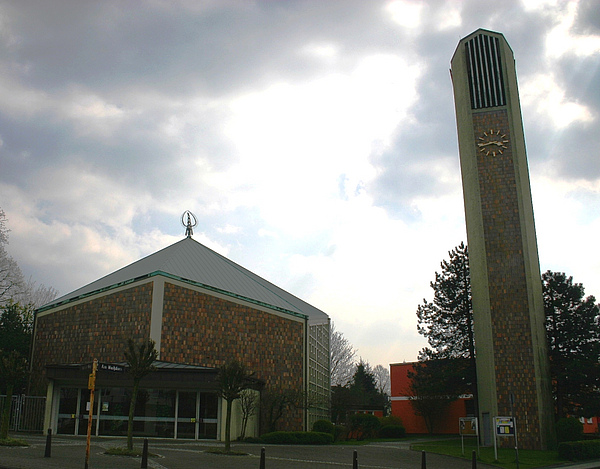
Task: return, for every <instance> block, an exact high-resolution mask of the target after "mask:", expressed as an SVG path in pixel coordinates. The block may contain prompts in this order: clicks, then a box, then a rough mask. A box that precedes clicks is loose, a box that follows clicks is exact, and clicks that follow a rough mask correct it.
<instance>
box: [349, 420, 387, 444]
mask: <svg viewBox="0 0 600 469" xmlns="http://www.w3.org/2000/svg"><path fill="white" fill-rule="evenodd" d="M380 427H381V423H380V422H379V419H378V418H377V417H375V416H374V415H371V414H354V415H352V416H351V417H350V435H349V438H356V439H357V440H358V441H360V440H364V439H367V438H375V437H376V436H377V432H378V431H379V428H380Z"/></svg>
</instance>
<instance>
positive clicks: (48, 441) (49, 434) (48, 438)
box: [44, 428, 52, 458]
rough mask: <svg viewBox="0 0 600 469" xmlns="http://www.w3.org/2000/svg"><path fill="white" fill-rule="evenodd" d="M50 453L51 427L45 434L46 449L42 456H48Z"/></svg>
mask: <svg viewBox="0 0 600 469" xmlns="http://www.w3.org/2000/svg"><path fill="white" fill-rule="evenodd" d="M51 454H52V429H51V428H49V429H48V434H47V435H46V451H44V457H45V458H49V457H50V455H51Z"/></svg>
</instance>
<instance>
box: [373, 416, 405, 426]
mask: <svg viewBox="0 0 600 469" xmlns="http://www.w3.org/2000/svg"><path fill="white" fill-rule="evenodd" d="M379 421H380V422H381V426H382V427H386V426H388V425H400V426H404V424H403V423H402V419H401V418H400V417H396V416H395V415H388V416H387V417H380V419H379Z"/></svg>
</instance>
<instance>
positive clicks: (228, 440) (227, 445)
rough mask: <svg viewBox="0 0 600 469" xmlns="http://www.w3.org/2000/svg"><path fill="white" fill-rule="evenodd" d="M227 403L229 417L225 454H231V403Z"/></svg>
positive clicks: (226, 429) (226, 423) (226, 419)
mask: <svg viewBox="0 0 600 469" xmlns="http://www.w3.org/2000/svg"><path fill="white" fill-rule="evenodd" d="M225 402H226V403H227V416H226V417H225V452H226V453H229V451H230V449H231V403H232V401H230V400H229V399H228V400H226V401H225Z"/></svg>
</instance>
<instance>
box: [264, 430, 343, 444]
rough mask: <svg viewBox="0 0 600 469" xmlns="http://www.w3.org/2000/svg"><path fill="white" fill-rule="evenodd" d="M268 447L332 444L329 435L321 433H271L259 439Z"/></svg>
mask: <svg viewBox="0 0 600 469" xmlns="http://www.w3.org/2000/svg"><path fill="white" fill-rule="evenodd" d="M260 440H261V442H262V443H265V444H268V445H329V444H331V443H333V435H332V434H331V433H321V432H272V433H265V434H264V435H263V436H261V437H260Z"/></svg>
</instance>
